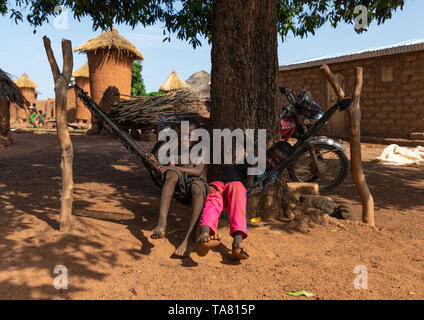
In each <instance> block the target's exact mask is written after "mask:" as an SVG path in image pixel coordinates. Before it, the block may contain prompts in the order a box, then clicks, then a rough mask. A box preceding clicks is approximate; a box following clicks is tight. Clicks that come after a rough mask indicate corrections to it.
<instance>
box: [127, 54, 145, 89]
mask: <svg viewBox="0 0 424 320" xmlns="http://www.w3.org/2000/svg"><path fill="white" fill-rule="evenodd" d="M142 70H143V66H142V65H141V62H139V61H134V62H133V64H132V75H131V95H132V96H144V95H145V94H146V87H145V86H144V80H143V77H142V76H141V71H142Z"/></svg>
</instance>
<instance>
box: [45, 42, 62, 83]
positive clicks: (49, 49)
mask: <svg viewBox="0 0 424 320" xmlns="http://www.w3.org/2000/svg"><path fill="white" fill-rule="evenodd" d="M43 42H44V48H45V49H46V53H47V59H48V60H49V63H50V66H51V68H52V73H53V79H54V80H55V81H56V79H58V78H59V76H60V70H59V67H58V65H57V62H56V59H55V57H54V54H53V50H52V47H51V44H50V39H49V38H47V37H46V36H44V37H43Z"/></svg>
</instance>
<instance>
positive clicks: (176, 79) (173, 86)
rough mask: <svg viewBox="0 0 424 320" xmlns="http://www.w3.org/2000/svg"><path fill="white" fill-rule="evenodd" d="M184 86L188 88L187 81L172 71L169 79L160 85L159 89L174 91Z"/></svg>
mask: <svg viewBox="0 0 424 320" xmlns="http://www.w3.org/2000/svg"><path fill="white" fill-rule="evenodd" d="M183 88H188V85H187V83H185V82H184V81H183V80H182V79H181V78H180V76H179V75H178V74H177V73H176V72H175V71H172V72H171V74H170V75H169V77H168V79H166V81H165V82H164V83H163V84H162V85H161V86H160V88H159V91H172V90H178V89H183Z"/></svg>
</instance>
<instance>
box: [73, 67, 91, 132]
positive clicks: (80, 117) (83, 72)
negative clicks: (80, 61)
mask: <svg viewBox="0 0 424 320" xmlns="http://www.w3.org/2000/svg"><path fill="white" fill-rule="evenodd" d="M72 76H73V77H74V79H75V84H76V85H77V86H79V87H80V88H81V89H83V90H84V91H85V92H90V73H89V70H88V61H87V62H86V63H85V64H84V65H83V66H82V67H80V68H79V69H78V70H76V71H75V72H74V73H72ZM75 99H76V114H75V119H76V122H78V123H85V124H89V123H91V112H90V110H88V109H87V107H86V106H85V105H84V103H83V102H82V101H81V99H80V98H78V97H77V96H76V97H75Z"/></svg>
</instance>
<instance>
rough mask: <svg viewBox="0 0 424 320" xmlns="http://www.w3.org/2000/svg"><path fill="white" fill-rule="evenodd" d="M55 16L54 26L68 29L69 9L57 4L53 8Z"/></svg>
mask: <svg viewBox="0 0 424 320" xmlns="http://www.w3.org/2000/svg"><path fill="white" fill-rule="evenodd" d="M53 12H54V15H55V18H54V20H53V26H54V27H55V28H56V29H68V10H67V9H66V7H65V6H56V7H55V8H54V10H53Z"/></svg>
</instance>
